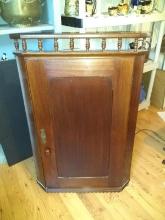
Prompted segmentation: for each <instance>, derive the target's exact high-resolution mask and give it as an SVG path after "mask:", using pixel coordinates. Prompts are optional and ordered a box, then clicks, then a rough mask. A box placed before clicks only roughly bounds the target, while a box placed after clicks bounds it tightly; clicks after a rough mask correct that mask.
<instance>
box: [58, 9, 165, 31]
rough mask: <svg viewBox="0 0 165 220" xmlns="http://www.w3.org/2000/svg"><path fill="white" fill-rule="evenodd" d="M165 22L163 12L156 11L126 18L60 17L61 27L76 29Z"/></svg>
mask: <svg viewBox="0 0 165 220" xmlns="http://www.w3.org/2000/svg"><path fill="white" fill-rule="evenodd" d="M162 20H165V12H163V13H158V12H156V11H154V12H152V13H151V14H139V15H137V14H128V15H126V16H120V15H118V16H109V15H108V14H102V15H100V16H93V17H84V18H80V17H68V16H64V15H62V16H61V21H62V25H66V26H70V27H77V28H99V27H101V28H103V27H109V26H119V25H131V24H134V25H135V24H140V23H147V22H156V21H162Z"/></svg>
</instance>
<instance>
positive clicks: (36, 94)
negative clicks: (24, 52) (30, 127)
mask: <svg viewBox="0 0 165 220" xmlns="http://www.w3.org/2000/svg"><path fill="white" fill-rule="evenodd" d="M26 68H27V75H28V81H29V89H30V93H31V98H32V105H33V112H34V118H35V125H36V129H37V131H38V148H39V149H40V152H41V155H42V161H43V169H44V173H45V180H46V186H47V187H49V188H63V187H64V188H65V187H71V188H72V187H75V188H76V187H79V188H81V187H95V188H97V187H110V186H112V187H120V186H121V185H122V184H124V182H123V179H124V177H123V174H124V172H125V171H124V170H123V169H124V167H123V166H125V161H124V157H125V155H126V152H127V143H128V141H127V140H128V139H127V138H129V137H128V133H127V130H128V119H129V107H130V106H129V105H130V100H131V89H132V82H133V68H134V56H126V57H122V56H116V57H115V56H114V57H113V56H109V57H108V56H106V57H95V56H93V57H92V56H91V57H83V56H82V57H69V56H68V57H51V58H50V57H49V59H47V58H45V57H40V58H37V59H34V58H26ZM43 128H44V129H45V135H46V139H47V141H46V143H43V142H42V141H41V129H43ZM130 156H131V155H130ZM125 167H126V166H125ZM128 169H129V168H128Z"/></svg>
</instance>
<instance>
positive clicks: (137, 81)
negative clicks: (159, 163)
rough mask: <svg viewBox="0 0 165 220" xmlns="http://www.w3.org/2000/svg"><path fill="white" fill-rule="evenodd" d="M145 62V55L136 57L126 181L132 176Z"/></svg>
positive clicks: (125, 173) (129, 123) (125, 171)
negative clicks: (131, 169)
mask: <svg viewBox="0 0 165 220" xmlns="http://www.w3.org/2000/svg"><path fill="white" fill-rule="evenodd" d="M144 60H145V56H144V55H138V56H136V57H135V62H134V74H133V80H132V88H131V100H130V108H129V121H128V134H127V150H126V152H125V158H126V159H125V164H124V170H123V171H124V177H125V179H129V176H130V168H131V159H132V151H133V144H134V137H135V128H136V121H137V112H138V105H139V95H140V88H141V80H142V75H143V66H144Z"/></svg>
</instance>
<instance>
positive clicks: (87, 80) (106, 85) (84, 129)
mask: <svg viewBox="0 0 165 220" xmlns="http://www.w3.org/2000/svg"><path fill="white" fill-rule="evenodd" d="M49 88H50V93H51V94H52V95H51V100H53V102H51V103H50V104H51V106H52V113H53V125H54V137H55V150H56V158H57V162H56V163H57V167H58V175H59V176H60V177H99V176H100V177H101V176H108V169H109V151H110V132H111V109H112V86H111V80H110V79H108V78H107V77H105V78H103V77H78V78H77V77H74V78H73V77H69V78H68V77H65V78H55V79H52V80H51V83H50V85H49Z"/></svg>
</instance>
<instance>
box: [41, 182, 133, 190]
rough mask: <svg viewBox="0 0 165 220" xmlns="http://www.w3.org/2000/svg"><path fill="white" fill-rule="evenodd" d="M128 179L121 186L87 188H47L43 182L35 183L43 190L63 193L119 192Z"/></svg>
mask: <svg viewBox="0 0 165 220" xmlns="http://www.w3.org/2000/svg"><path fill="white" fill-rule="evenodd" d="M129 181H130V180H127V181H126V182H125V183H124V184H123V185H122V186H119V187H105V188H104V187H103V188H102V187H101V188H97V187H96V188H94V187H92V188H89V187H83V188H49V187H45V186H43V184H42V183H41V182H40V181H39V180H37V183H38V184H39V185H40V186H41V187H42V189H44V190H45V192H50V193H53V192H60V193H65V192H68V193H69V192H70V193H72V192H77V193H78V192H82V193H87V192H88V193H90V192H121V191H122V190H123V189H124V188H125V187H126V186H127V185H128V184H129Z"/></svg>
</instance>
